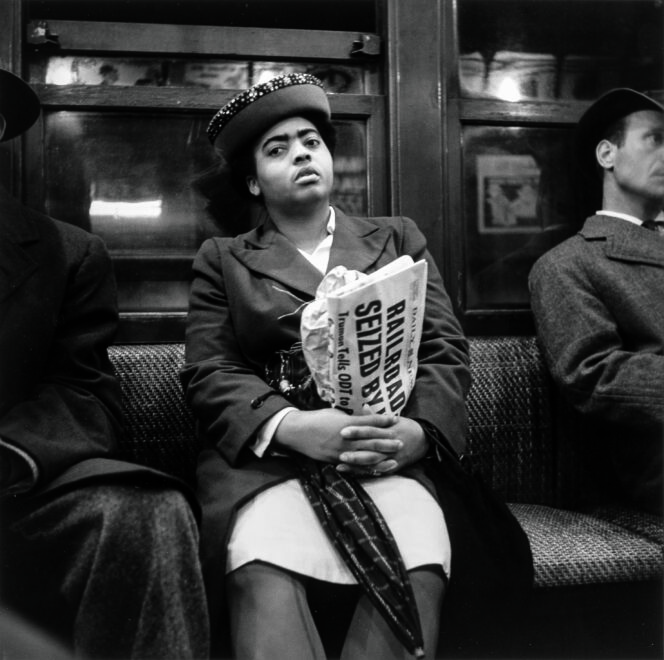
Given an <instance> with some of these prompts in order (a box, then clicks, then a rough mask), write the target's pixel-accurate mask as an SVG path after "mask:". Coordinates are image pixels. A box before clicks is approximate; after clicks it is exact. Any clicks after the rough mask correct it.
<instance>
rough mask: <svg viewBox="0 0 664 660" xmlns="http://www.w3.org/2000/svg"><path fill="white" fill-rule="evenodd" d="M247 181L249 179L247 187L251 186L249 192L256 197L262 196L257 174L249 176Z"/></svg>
mask: <svg viewBox="0 0 664 660" xmlns="http://www.w3.org/2000/svg"><path fill="white" fill-rule="evenodd" d="M246 181H247V188H249V192H250V193H251V194H252V195H253V196H254V197H258V196H260V194H261V189H260V186H259V185H258V181H257V180H256V177H255V176H248V177H247V179H246Z"/></svg>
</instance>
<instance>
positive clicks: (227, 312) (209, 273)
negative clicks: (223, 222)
mask: <svg viewBox="0 0 664 660" xmlns="http://www.w3.org/2000/svg"><path fill="white" fill-rule="evenodd" d="M225 257H229V258H230V259H232V257H230V255H229V254H228V251H227V244H226V242H225V241H224V239H209V240H207V241H206V242H205V243H204V244H203V245H202V246H201V249H200V250H199V252H198V255H197V256H196V259H195V261H194V266H193V270H194V278H193V282H192V285H191V291H190V296H189V314H188V317H187V331H186V340H185V364H184V366H183V368H182V370H181V372H180V379H181V382H182V386H183V389H184V392H185V397H186V400H187V403H188V404H189V406H190V407H191V409H192V411H193V412H194V415H195V417H196V420H197V426H198V432H199V435H200V436H201V437H202V438H203V440H204V441H205V442H206V443H207V444H208V445H211V446H216V447H217V448H218V449H219V451H220V452H221V454H222V455H223V456H224V458H225V459H226V460H227V461H228V462H229V464H231V465H234V466H235V465H237V464H238V463H240V462H242V460H243V459H244V458H246V457H247V456H249V454H247V453H246V451H248V450H246V449H245V448H246V447H247V446H248V445H249V444H250V443H252V442H253V441H254V440H255V438H256V434H257V433H258V430H259V429H260V427H261V426H262V425H263V424H264V423H265V422H266V421H267V419H269V418H270V417H272V415H274V414H275V413H276V412H278V411H279V410H282V409H283V408H286V407H288V406H290V405H291V404H290V403H289V402H288V401H287V400H286V399H284V398H283V397H281V396H280V395H279V394H278V393H277V392H275V391H274V390H271V389H270V388H269V387H268V385H267V384H266V383H265V381H264V380H263V379H262V378H261V377H260V376H259V375H258V374H257V373H256V371H255V369H254V368H252V366H251V364H250V361H249V359H248V356H246V355H244V354H243V352H242V350H241V348H240V346H239V342H238V340H237V337H236V327H235V325H234V319H233V314H232V311H231V305H230V301H229V295H228V292H227V287H233V286H235V287H236V288H237V287H238V286H241V285H240V284H238V283H233V282H229V279H228V278H229V277H231V279H232V274H231V273H227V272H224V271H225V269H224V266H223V263H224V258H225ZM226 270H232V269H230V268H227V269H226ZM246 295H251V292H250V291H247V292H246Z"/></svg>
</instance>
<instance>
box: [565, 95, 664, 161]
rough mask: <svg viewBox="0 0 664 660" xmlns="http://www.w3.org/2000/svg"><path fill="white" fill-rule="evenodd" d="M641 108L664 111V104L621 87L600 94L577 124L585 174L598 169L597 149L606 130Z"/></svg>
mask: <svg viewBox="0 0 664 660" xmlns="http://www.w3.org/2000/svg"><path fill="white" fill-rule="evenodd" d="M640 110H655V111H657V112H664V106H662V105H660V104H659V103H658V102H657V101H655V100H654V99H652V98H650V97H649V96H646V95H645V94H642V93H641V92H637V91H635V90H633V89H629V88H627V87H622V88H618V89H612V90H611V91H609V92H607V93H606V94H604V95H603V96H600V98H599V99H597V101H595V102H594V103H593V104H592V105H591V106H590V107H589V108H588V109H587V110H586V111H585V112H584V113H583V115H582V117H581V119H579V123H578V127H577V147H578V154H579V158H580V161H581V169H582V170H583V171H585V173H587V174H589V173H590V172H593V171H594V170H595V166H596V158H595V149H596V147H597V144H598V143H599V141H600V140H601V139H602V138H603V137H604V133H605V131H606V129H607V128H609V127H610V126H611V125H612V124H613V123H615V122H617V121H618V120H619V119H622V118H623V117H626V116H627V115H631V114H632V113H633V112H639V111H640Z"/></svg>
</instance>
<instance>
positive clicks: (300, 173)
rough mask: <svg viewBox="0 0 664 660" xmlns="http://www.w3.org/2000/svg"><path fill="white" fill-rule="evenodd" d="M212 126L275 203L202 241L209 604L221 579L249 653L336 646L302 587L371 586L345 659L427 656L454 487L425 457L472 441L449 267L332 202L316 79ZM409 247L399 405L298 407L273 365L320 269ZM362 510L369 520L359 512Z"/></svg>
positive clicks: (194, 363)
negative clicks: (417, 302)
mask: <svg viewBox="0 0 664 660" xmlns="http://www.w3.org/2000/svg"><path fill="white" fill-rule="evenodd" d="M208 135H209V137H210V139H211V141H212V143H213V144H214V146H215V148H216V149H217V151H218V153H219V154H220V155H221V157H222V161H223V171H227V172H229V175H230V176H232V177H233V179H234V181H236V182H237V185H238V186H239V187H240V188H243V189H244V190H245V192H246V193H247V194H248V195H250V196H252V197H253V198H255V199H259V200H260V201H261V202H262V203H263V205H264V208H265V213H264V214H263V222H262V224H260V225H259V226H258V227H257V228H255V229H254V230H252V231H249V232H247V233H244V234H242V235H240V236H237V237H235V238H213V239H210V240H208V241H206V242H205V243H204V244H203V246H202V247H201V249H200V251H199V254H198V255H197V257H196V260H195V264H194V280H193V284H192V289H191V297H190V311H189V317H188V322H187V336H186V359H185V365H184V367H183V369H182V372H181V378H182V383H183V387H184V389H185V392H186V398H187V401H188V402H189V404H190V405H191V407H192V409H193V412H194V414H195V417H196V419H197V424H198V429H199V432H200V434H201V436H202V438H203V440H204V442H205V449H204V450H203V451H202V453H201V456H200V460H199V468H198V480H199V483H198V489H199V496H200V500H201V503H202V507H203V524H202V545H203V550H202V555H203V562H204V566H205V570H206V575H207V584H208V589H209V598H210V603H211V609H212V612H213V613H214V612H217V611H218V607H215V603H216V604H217V605H218V604H219V601H220V599H221V594H222V590H223V593H225V597H226V605H227V607H228V612H229V614H230V633H231V640H232V645H233V650H234V653H235V654H236V655H237V657H240V658H324V657H325V652H324V649H323V645H322V643H321V639H320V635H319V633H318V630H317V628H316V625H315V624H314V621H313V617H312V612H311V608H310V607H309V604H308V601H307V588H308V586H309V585H310V584H311V583H312V582H316V583H317V584H319V585H320V583H321V582H322V583H332V584H342V585H347V584H360V588H359V589H358V591H359V592H360V593H359V595H358V599H357V603H356V606H355V609H354V612H353V613H352V618H351V623H350V627H349V629H348V632H347V635H346V639H345V641H344V644H343V652H342V657H343V658H377V659H378V658H380V659H381V660H383V659H386V658H402V657H412V655H413V654H415V655H419V656H420V657H423V654H425V655H426V657H427V658H433V657H435V650H436V646H437V642H438V632H439V618H440V612H441V606H442V603H443V598H444V595H445V590H446V585H447V582H448V577H449V575H450V571H451V570H452V564H453V556H452V552H451V546H450V538H449V535H448V528H447V525H446V516H445V514H446V512H444V511H443V509H442V508H441V506H440V504H439V498H438V494H437V488H438V489H440V488H441V487H444V485H442V486H441V484H436V486H434V484H433V483H432V481H431V479H430V478H429V476H427V474H426V472H427V470H426V469H425V467H426V465H427V464H428V462H433V463H435V462H437V461H440V460H446V461H454V460H456V458H455V454H454V450H457V451H461V450H462V449H463V447H464V436H465V433H466V412H465V406H464V397H465V395H466V392H467V390H468V388H469V385H470V377H469V369H468V354H467V342H466V340H465V338H464V337H463V334H462V332H461V329H460V327H459V324H458V322H457V320H456V318H455V317H454V315H453V313H452V308H451V304H450V301H449V299H448V296H447V294H446V292H445V289H444V286H443V283H442V280H441V277H440V274H439V272H438V269H437V268H436V265H435V264H434V262H433V260H432V259H431V257H430V255H429V253H428V252H427V250H426V244H425V239H424V237H423V236H422V234H421V233H420V231H419V230H418V229H417V227H416V226H415V224H414V223H413V222H412V221H411V220H409V219H407V218H402V217H397V218H350V217H347V216H346V215H345V214H344V213H343V212H342V211H340V210H339V209H338V208H334V207H332V206H330V193H331V190H332V184H333V161H332V155H331V154H332V151H333V149H334V131H333V128H332V125H331V123H330V108H329V104H328V100H327V96H326V94H325V92H324V90H323V88H322V84H321V82H320V81H319V80H317V79H316V78H314V77H313V76H310V75H305V74H289V75H286V76H280V77H277V78H274V79H272V80H270V81H268V82H267V83H262V84H259V85H256V86H254V87H253V88H251V89H249V90H247V91H245V92H243V93H241V94H240V95H238V96H237V97H236V98H234V99H233V100H232V101H231V102H230V103H228V104H227V105H226V106H224V107H223V108H222V109H221V110H220V111H219V112H218V113H217V114H216V115H215V117H214V118H213V119H212V121H211V123H210V126H209V128H208ZM401 255H410V256H411V257H412V258H413V259H414V260H415V261H418V260H419V259H426V260H427V262H428V271H429V278H428V284H427V294H426V311H425V320H424V327H423V332H422V339H421V343H420V349H419V353H418V359H419V368H418V373H417V378H416V382H415V386H414V388H413V391H412V393H411V395H410V398H409V400H408V402H407V404H406V406H405V409H404V411H403V414H401V415H400V416H394V415H376V414H371V413H367V414H362V415H353V416H349V415H347V414H346V413H344V412H342V411H341V410H338V409H334V408H330V407H326V408H325V407H321V408H318V409H313V410H310V409H303V408H299V407H297V405H294V404H293V402H292V401H290V400H288V399H287V398H285V396H284V395H283V394H281V393H280V392H279V391H278V390H277V389H271V388H270V387H269V385H268V384H266V377H265V371H266V364H268V363H270V362H271V360H272V359H273V357H274V355H275V352H277V351H287V350H289V349H291V347H292V346H293V345H295V344H296V343H297V342H298V341H299V340H300V314H301V308H302V306H303V303H305V302H306V301H310V300H312V299H313V298H314V296H315V292H316V287H317V286H318V284H319V283H320V281H321V279H322V278H323V275H324V274H325V273H326V272H328V271H329V270H330V269H332V268H333V267H335V266H337V265H343V266H345V267H347V268H348V269H353V270H358V271H362V272H365V273H370V272H373V271H375V270H377V269H378V268H380V267H382V266H384V265H385V264H387V263H389V262H391V261H393V260H394V259H396V258H397V257H399V256H401ZM437 446H439V449H442V450H443V451H436V447H437ZM436 454H439V457H438V458H436ZM312 466H313V467H312ZM316 466H318V467H319V468H320V472H316V470H317V469H318V468H317V467H316ZM312 470H313V472H312ZM314 473H316V474H314ZM312 474H314V476H313V477H312ZM317 480H318V481H317ZM312 484H313V485H312ZM316 484H317V485H316ZM321 484H322V485H321ZM312 488H313V490H314V491H316V489H318V490H317V491H316V492H315V493H313V495H312ZM339 493H342V495H339ZM367 494H368V498H367V497H366V495H367ZM317 496H319V497H321V498H322V499H323V501H324V502H325V503H326V504H329V503H330V502H331V501H332V499H333V498H334V497H335V496H337V497H338V498H339V499H340V500H342V501H343V502H344V504H345V505H347V508H348V512H347V513H346V514H344V513H343V512H342V514H341V515H342V517H343V515H347V517H348V520H346V521H343V522H342V525H341V526H344V525H346V523H348V524H349V525H350V527H353V533H352V535H353V539H351V540H350V541H349V543H350V546H348V545H347V546H346V547H341V546H340V545H339V537H338V535H339V527H338V526H337V527H336V528H335V527H334V525H333V524H330V522H329V520H327V519H326V518H325V516H324V515H323V514H321V506H320V504H319V503H318V502H317V500H316V497H317ZM367 500H368V501H367ZM374 505H375V507H374ZM322 508H323V509H324V508H325V506H323V507H322ZM376 509H377V510H376ZM365 519H368V520H369V524H372V525H373V526H372V527H371V528H370V530H369V532H367V530H366V529H364V526H363V524H354V523H357V522H358V520H359V521H360V523H362V521H364V520H365ZM374 523H375V524H374ZM385 523H386V524H385ZM375 536H377V537H378V540H377V541H376V542H375V543H374V540H375ZM353 544H355V545H353ZM367 547H368V548H369V550H368V553H366V556H365V555H364V554H363V553H364V550H363V548H364V549H366V548H367ZM381 548H383V549H381ZM385 548H386V549H385ZM358 557H363V559H358ZM382 562H386V563H389V565H390V567H393V569H392V568H390V569H389V570H388V571H387V574H388V576H389V577H388V578H385V577H384V575H383V574H381V573H380V572H378V573H375V572H374V566H375V565H382ZM390 562H391V563H390ZM390 571H392V572H390ZM395 575H396V577H394V576H395ZM392 582H395V583H396V582H398V585H397V587H396V589H397V591H396V594H397V596H396V598H394V597H391V596H390V593H388V592H390V590H391V589H392V588H393V585H392ZM388 583H389V584H388ZM399 589H400V591H399ZM386 593H387V595H385V597H384V600H385V601H388V602H387V603H385V602H383V596H382V594H386ZM390 602H391V603H392V605H393V607H392V609H390ZM413 613H414V615H413ZM409 614H410V615H413V616H414V621H412V620H411V621H410V622H409V620H408V616H409ZM411 619H412V616H411ZM404 621H405V623H404ZM215 626H216V624H213V627H215ZM404 627H405V628H406V629H407V631H406V633H403V629H404ZM422 646H423V649H424V650H422Z"/></svg>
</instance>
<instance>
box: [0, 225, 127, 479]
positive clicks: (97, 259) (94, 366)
mask: <svg viewBox="0 0 664 660" xmlns="http://www.w3.org/2000/svg"><path fill="white" fill-rule="evenodd" d="M78 250H79V248H75V249H74V251H75V252H77V251H78ZM81 252H82V254H81V255H80V258H78V257H77V258H76V259H75V260H72V264H71V266H70V271H69V272H68V273H67V274H66V278H67V285H66V290H65V293H64V296H63V300H62V305H61V307H60V308H59V309H58V310H56V315H57V319H56V322H55V329H54V334H53V337H52V339H51V343H50V345H49V346H47V347H43V348H44V354H45V355H47V359H46V364H45V366H44V367H43V370H42V372H41V374H40V376H39V377H38V378H37V379H36V382H35V383H34V385H33V387H32V391H31V392H30V394H29V396H28V397H25V398H23V399H21V400H19V401H17V402H15V403H14V404H13V405H11V406H10V407H9V408H8V409H7V410H6V411H5V412H4V414H3V415H2V418H1V419H0V437H1V438H2V439H3V442H4V443H6V444H8V445H10V446H14V447H17V448H18V449H19V450H21V451H22V452H25V453H26V454H27V455H28V456H30V457H31V458H32V459H33V460H34V462H35V464H36V466H37V472H38V483H39V484H40V485H41V484H43V483H46V482H48V481H50V480H51V479H52V478H54V477H55V476H57V475H58V474H60V473H61V472H63V471H64V470H66V469H67V468H69V467H71V466H72V465H75V464H76V463H78V462H80V461H82V460H84V459H87V458H93V457H100V456H108V455H110V454H112V453H113V451H114V450H115V447H116V438H117V436H118V434H119V433H120V432H121V394H120V389H119V385H118V383H117V381H116V379H115V377H114V374H113V371H112V367H111V364H110V362H109V359H108V355H107V347H108V345H109V344H110V343H111V341H112V340H113V337H114V335H115V332H116V330H117V322H118V313H117V304H116V289H115V279H114V277H113V272H112V267H111V261H110V257H109V255H108V252H107V251H106V248H105V246H104V244H103V243H102V241H101V240H100V239H98V238H95V237H90V239H89V242H87V247H86V248H85V249H84V250H81ZM60 276H61V275H60V274H58V277H60ZM63 277H64V276H63ZM45 304H46V303H45ZM26 332H29V329H26ZM19 472H20V471H19ZM3 486H4V487H7V486H11V484H4V485H3Z"/></svg>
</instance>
